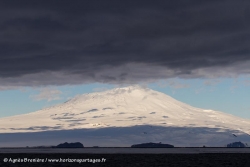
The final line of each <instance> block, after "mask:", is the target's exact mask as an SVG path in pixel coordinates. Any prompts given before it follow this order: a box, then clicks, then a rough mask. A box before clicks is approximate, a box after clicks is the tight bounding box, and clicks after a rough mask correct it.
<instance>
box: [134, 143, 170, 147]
mask: <svg viewBox="0 0 250 167" xmlns="http://www.w3.org/2000/svg"><path fill="white" fill-rule="evenodd" d="M131 147H132V148H173V147H174V146H173V145H170V144H162V143H161V142H160V143H151V142H150V143H142V144H134V145H132V146H131Z"/></svg>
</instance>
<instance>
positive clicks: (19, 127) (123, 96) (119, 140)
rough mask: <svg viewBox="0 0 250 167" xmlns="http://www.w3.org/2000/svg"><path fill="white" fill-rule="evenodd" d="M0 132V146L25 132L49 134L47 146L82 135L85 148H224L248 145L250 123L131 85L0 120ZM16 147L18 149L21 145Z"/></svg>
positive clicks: (78, 97) (30, 137)
mask: <svg viewBox="0 0 250 167" xmlns="http://www.w3.org/2000/svg"><path fill="white" fill-rule="evenodd" d="M27 132H36V133H27ZM52 132H53V133H52ZM60 132H64V134H65V135H63V136H62V135H61V133H60ZM73 132H76V133H73ZM0 133H1V134H0V137H1V135H5V136H7V137H5V140H4V139H1V138H0V146H1V142H2V143H5V144H6V143H8V144H9V145H11V144H10V143H11V142H12V145H13V142H15V143H17V141H15V140H13V139H12V141H10V140H9V139H10V138H11V137H8V136H11V135H12V136H13V135H14V134H15V135H18V134H19V135H20V134H22V136H23V138H25V135H24V134H29V140H28V141H29V142H30V141H33V140H32V136H33V138H34V136H37V135H30V134H39V136H40V137H42V136H43V135H42V134H47V135H46V137H48V133H51V134H50V137H51V136H53V135H54V137H52V138H53V140H52V138H51V140H50V139H49V138H47V140H46V141H47V142H46V143H47V144H53V142H57V141H59V140H56V138H60V139H61V140H64V141H65V140H71V141H75V140H78V141H79V139H81V137H83V139H82V140H84V141H83V144H85V145H86V143H87V145H88V144H89V146H91V145H103V146H129V145H131V144H135V143H141V142H165V143H166V142H167V143H169V144H174V145H175V146H201V145H210V146H222V145H223V143H224V145H225V144H227V142H233V141H235V140H236V141H239V140H241V141H244V142H249V143H250V136H249V134H250V120H249V119H242V118H239V117H236V116H233V115H230V114H225V113H222V112H218V111H213V110H204V109H200V108H195V107H192V106H190V105H187V104H185V103H182V102H179V101H177V100H175V99H173V98H172V97H170V96H167V95H166V94H163V93H160V92H157V91H154V90H151V89H148V88H143V87H140V86H129V87H124V88H115V89H112V90H108V91H104V92H96V93H90V94H83V95H79V96H77V97H75V98H73V99H71V100H69V101H67V102H65V103H63V104H60V105H57V106H54V107H50V108H46V109H43V110H39V111H36V112H33V113H28V114H23V115H17V116H12V117H6V118H1V119H0ZM59 133H60V135H61V136H60V135H59ZM68 133H70V134H68ZM52 134H53V135H52ZM66 134H68V135H66ZM81 135H83V136H81ZM26 136H27V135H26ZM19 137H20V136H19ZM24 141H27V140H24ZM34 141H37V140H36V139H35V138H34ZM29 142H27V144H28V143H29ZM95 142H98V143H100V144H97V143H95ZM24 143H25V142H24ZM24 143H23V144H24ZM46 143H41V144H46ZM57 143H58V142H57ZM8 144H7V145H8ZM14 145H15V146H20V141H19V144H14ZM21 145H22V144H21ZM34 145H35V143H34Z"/></svg>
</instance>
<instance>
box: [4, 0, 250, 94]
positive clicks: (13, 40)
mask: <svg viewBox="0 0 250 167" xmlns="http://www.w3.org/2000/svg"><path fill="white" fill-rule="evenodd" d="M249 20H250V1H247V0H240V1H235V0H226V1H224V0H210V1H202V0H189V1H186V0H178V1H173V0H165V1H152V0H151V1H147V0H141V1H140V0H136V1H125V0H124V1H116V0H113V1H110V0H105V1H103V0H91V1H82V0H79V1H77V0H74V1H65V0H60V1H51V0H40V1H39V0H37V1H31V0H30V1H26V0H23V1H19V0H16V1H15V0H12V1H1V2H0V54H1V57H0V85H1V89H4V87H6V88H8V87H11V86H31V85H32V86H39V85H64V84H79V83H91V82H104V83H136V82H141V81H149V80H155V79H164V78H171V77H181V78H198V77H199V78H200V77H201V78H211V77H222V76H223V77H231V76H237V75H240V74H249V72H250V63H249V62H250V56H249V50H250V47H249V45H250V43H249V41H250V21H249Z"/></svg>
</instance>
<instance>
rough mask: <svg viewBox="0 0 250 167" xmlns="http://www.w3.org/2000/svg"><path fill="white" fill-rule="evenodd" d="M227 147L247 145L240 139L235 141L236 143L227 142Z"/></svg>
mask: <svg viewBox="0 0 250 167" xmlns="http://www.w3.org/2000/svg"><path fill="white" fill-rule="evenodd" d="M227 147H246V145H245V144H244V143H241V142H240V141H239V142H234V143H230V144H227Z"/></svg>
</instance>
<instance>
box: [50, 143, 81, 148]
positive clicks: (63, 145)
mask: <svg viewBox="0 0 250 167" xmlns="http://www.w3.org/2000/svg"><path fill="white" fill-rule="evenodd" d="M83 147H84V146H83V144H82V143H80V142H76V143H67V142H65V143H61V144H58V145H57V146H52V148H83Z"/></svg>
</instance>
